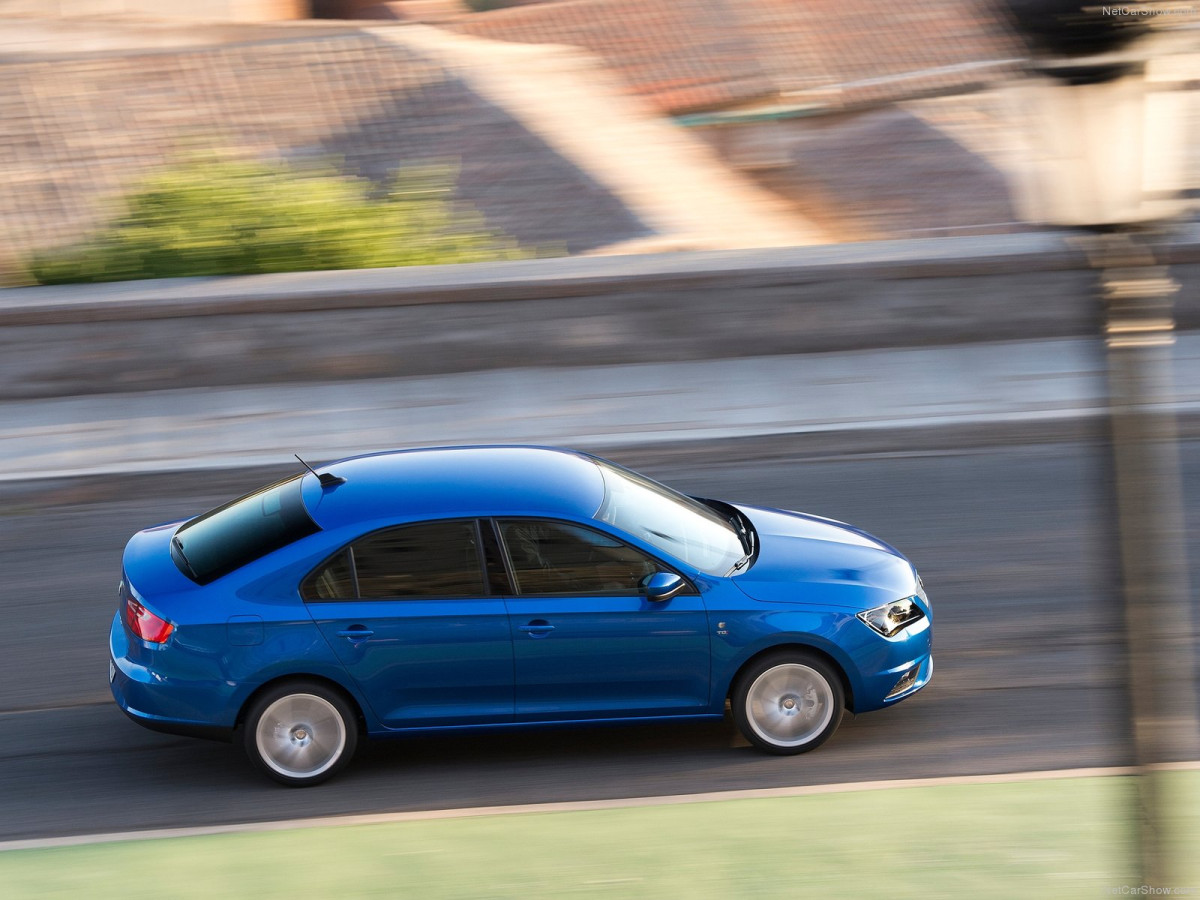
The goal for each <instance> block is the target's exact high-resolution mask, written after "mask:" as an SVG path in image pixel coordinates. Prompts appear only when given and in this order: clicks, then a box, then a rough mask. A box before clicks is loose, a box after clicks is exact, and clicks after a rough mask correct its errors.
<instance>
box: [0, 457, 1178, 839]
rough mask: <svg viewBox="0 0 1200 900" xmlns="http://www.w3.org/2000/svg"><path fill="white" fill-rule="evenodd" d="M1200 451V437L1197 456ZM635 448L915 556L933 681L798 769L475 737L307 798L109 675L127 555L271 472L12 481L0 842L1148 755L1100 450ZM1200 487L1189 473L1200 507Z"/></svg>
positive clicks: (576, 735)
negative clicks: (128, 545)
mask: <svg viewBox="0 0 1200 900" xmlns="http://www.w3.org/2000/svg"><path fill="white" fill-rule="evenodd" d="M1198 449H1200V447H1198V442H1195V441H1189V442H1188V443H1187V444H1186V445H1185V447H1184V459H1185V462H1187V461H1190V460H1194V459H1196V458H1197V457H1198V456H1200V454H1198V453H1197V450H1198ZM814 452H815V453H817V455H816V456H813V453H814ZM614 455H615V456H616V458H618V459H619V460H620V461H622V462H626V463H628V464H631V465H635V466H638V467H641V468H643V470H644V471H647V472H648V473H650V474H652V475H654V476H656V477H658V478H660V479H662V480H665V481H668V482H669V483H671V484H674V485H676V486H678V487H680V488H682V489H684V490H687V491H690V492H693V493H697V494H702V495H706V496H715V497H723V498H726V499H732V500H738V501H745V502H749V503H758V504H769V505H778V506H784V507H791V508H797V509H803V510H807V511H811V512H815V513H818V514H821V515H826V516H831V517H833V518H837V519H843V520H846V521H851V522H854V523H856V524H858V525H860V526H862V527H864V528H866V529H868V530H870V531H873V532H876V533H877V534H879V535H880V536H882V537H884V538H886V539H887V540H888V541H890V542H892V543H894V544H895V545H896V546H898V547H899V548H900V549H901V550H903V551H904V552H906V553H907V554H908V555H909V556H910V557H911V558H912V559H913V560H914V561H915V562H916V563H917V564H918V566H919V568H920V570H921V572H922V574H923V576H924V578H925V581H926V585H927V587H928V589H929V592H930V595H931V597H932V599H933V601H934V604H935V606H934V610H935V614H936V634H937V637H936V657H937V666H938V667H937V673H936V675H935V678H934V681H933V683H932V684H931V685H930V687H929V688H927V689H926V690H925V691H923V692H922V693H921V694H919V695H918V696H916V697H915V698H914V699H912V700H910V701H908V702H906V703H904V704H901V705H900V706H898V707H896V708H894V709H891V710H885V711H883V712H879V713H873V714H869V715H864V716H860V717H858V718H856V719H853V720H850V719H848V720H847V721H846V723H845V724H844V725H843V727H842V730H841V731H840V732H839V733H838V734H837V736H835V738H834V739H833V740H832V741H830V742H829V743H828V744H826V745H825V746H824V747H823V748H821V749H820V750H818V751H816V752H815V753H812V754H808V755H804V756H799V757H791V758H779V757H770V756H765V755H761V754H759V753H757V752H755V751H753V750H752V749H750V748H749V747H748V746H747V745H745V743H744V742H743V741H741V740H740V739H739V738H738V737H737V736H736V734H735V731H734V729H733V726H732V724H729V723H726V724H704V725H696V724H690V725H680V726H673V727H665V726H658V725H654V726H650V725H646V726H634V727H620V728H589V729H585V730H573V731H565V730H564V731H541V732H533V733H524V734H516V733H510V734H482V735H459V736H454V737H445V738H436V739H431V738H423V739H419V740H417V739H408V740H401V741H389V742H384V743H377V744H372V745H369V746H368V747H367V748H366V749H365V750H363V751H362V752H361V753H360V756H359V757H358V758H357V759H356V761H355V763H354V764H353V765H352V766H351V768H350V769H349V770H348V771H347V772H345V773H344V774H343V775H341V776H339V777H338V778H337V779H335V780H334V781H332V782H330V783H328V784H325V785H322V786H319V787H317V788H311V789H306V790H289V789H286V788H280V787H277V786H275V785H273V784H271V783H269V782H267V781H266V780H264V779H262V778H261V777H259V776H257V775H255V774H254V773H253V772H252V771H251V770H250V767H249V765H248V763H247V762H246V761H245V759H244V758H243V757H242V756H241V753H240V751H239V750H238V749H236V748H235V747H232V746H230V745H227V744H218V743H209V742H204V741H197V740H190V739H184V738H172V737H168V736H162V735H157V734H153V733H151V732H149V731H145V730H144V729H142V728H140V727H138V726H137V725H134V724H133V723H131V722H129V721H127V720H126V719H125V718H124V716H122V715H121V713H120V712H119V711H118V710H117V708H116V706H115V705H114V704H113V703H112V702H111V699H110V698H109V694H108V688H107V679H106V669H107V648H106V637H107V629H108V622H109V619H110V617H111V615H112V613H113V610H114V609H115V603H116V600H115V587H116V583H117V578H118V567H119V560H120V552H121V547H122V546H123V544H124V541H125V540H126V539H127V537H128V536H129V535H130V534H131V533H132V532H133V531H135V530H136V529H138V528H140V527H144V526H146V525H149V524H152V523H154V522H158V521H163V520H167V519H171V518H174V517H177V516H180V515H186V514H191V513H194V512H198V511H201V510H203V509H205V508H208V507H210V506H212V505H215V504H216V503H218V502H220V501H223V500H226V499H228V498H229V497H231V496H233V495H234V494H236V493H239V492H241V491H243V490H247V489H250V488H252V487H255V486H257V485H258V484H259V483H261V481H262V480H263V479H264V478H265V477H266V474H267V473H261V472H256V473H246V472H242V473H214V474H193V475H188V476H186V477H170V476H154V477H145V478H123V479H113V480H108V481H87V482H62V483H58V484H53V485H44V484H43V485H37V486H32V487H31V486H29V485H24V486H13V485H8V486H5V487H4V488H3V489H0V573H3V590H2V594H0V615H2V618H0V621H3V623H4V624H3V627H2V628H0V736H2V738H0V840H6V839H19V838H30V837H42V836H54V835H69V834H82V833H91V832H102V831H111V830H128V829H143V828H158V827H171V826H188V825H202V824H216V823H236V822H247V821H261V820H269V819H284V818H291V817H298V816H318V815H337V814H350V813H366V812H382V811H394V810H412V809H427V808H444V807H459V806H485V805H493V804H512V803H536V802H546V801H559V800H573V799H599V798H620V797H631V796H639V795H654V794H677V793H692V792H700V791H711V790H730V789H743V788H765V787H775V786H785V785H802V784H816V783H826V782H840V781H852V780H873V779H889V778H905V777H919V776H935V775H953V774H974V773H990V772H1002V771H1021V770H1035V769H1048V768H1066V767H1077V766H1095V765H1120V764H1124V763H1126V762H1128V752H1127V743H1126V741H1125V740H1124V738H1123V736H1122V735H1123V733H1124V732H1123V730H1122V728H1121V722H1122V715H1123V713H1122V710H1123V709H1124V704H1125V694H1124V691H1123V689H1122V672H1121V665H1120V658H1119V649H1120V641H1119V634H1120V607H1119V597H1118V594H1117V592H1116V585H1117V583H1118V582H1117V573H1116V570H1115V564H1114V562H1113V560H1114V556H1115V554H1114V552H1113V551H1114V546H1115V544H1114V540H1115V539H1114V537H1113V534H1112V530H1111V528H1110V527H1109V524H1108V523H1109V517H1108V509H1109V507H1108V504H1107V501H1106V500H1105V496H1104V494H1105V491H1106V487H1105V485H1106V479H1105V471H1106V469H1105V463H1104V459H1105V457H1104V453H1103V449H1102V446H1101V445H1100V444H1098V443H1097V442H1094V441H1091V440H1072V441H1065V442H1058V443H1042V444H1038V443H1033V444H1029V445H1023V446H1011V445H1010V446H994V447H987V446H983V447H979V446H976V447H973V448H971V449H965V450H954V449H951V450H927V451H922V452H917V453H898V454H894V453H872V454H860V455H854V456H844V457H829V456H825V457H822V456H820V451H819V449H818V450H814V448H813V447H812V446H809V445H800V444H792V443H789V441H788V440H787V439H777V440H774V441H765V442H763V441H760V442H750V443H746V444H744V445H742V444H738V443H736V442H734V443H726V444H722V445H707V446H706V445H692V446H690V447H688V448H686V449H684V450H681V451H680V452H673V451H670V450H662V449H659V450H655V451H653V452H651V451H637V450H634V451H631V452H628V453H624V454H619V455H616V454H614ZM1198 479H1200V465H1195V464H1191V463H1190V462H1189V463H1188V465H1187V472H1186V483H1187V485H1188V494H1189V496H1190V497H1192V498H1194V497H1195V496H1197V494H1196V491H1195V487H1196V485H1197V480H1198ZM1189 506H1191V507H1197V504H1194V503H1193V504H1189ZM1190 511H1191V513H1193V518H1194V519H1200V508H1192V509H1191V510H1190ZM1196 524H1200V522H1197V523H1193V525H1194V526H1195V525H1196ZM1196 532H1197V528H1196V527H1193V528H1192V533H1193V535H1195V534H1196ZM1193 548H1195V542H1193Z"/></svg>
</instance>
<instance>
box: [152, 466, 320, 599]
mask: <svg viewBox="0 0 1200 900" xmlns="http://www.w3.org/2000/svg"><path fill="white" fill-rule="evenodd" d="M303 477H304V476H303V475H296V476H293V477H292V478H288V479H287V480H285V481H280V482H276V483H275V484H271V485H268V486H267V487H265V488H262V489H260V490H257V491H255V492H254V493H252V494H247V495H246V496H245V497H239V498H238V499H237V500H234V501H232V502H230V503H226V504H225V505H224V506H218V507H217V508H216V509H214V510H210V511H209V512H206V513H205V514H204V515H202V516H198V517H196V518H195V519H192V520H191V521H190V522H187V523H185V524H184V525H183V526H182V527H180V529H179V530H178V531H177V532H175V537H173V538H172V539H171V558H172V559H173V560H174V561H175V565H176V566H178V567H179V570H180V571H181V572H183V574H184V575H186V576H188V577H189V578H191V579H192V580H193V581H195V582H198V583H199V584H208V583H209V582H210V581H215V580H216V579H218V578H220V577H221V576H222V575H228V574H229V573H230V572H232V571H234V570H235V569H240V568H241V567H242V566H244V565H246V564H247V563H250V562H253V561H254V560H256V559H259V558H261V557H263V556H266V555H267V554H268V553H272V552H274V551H275V550H278V549H280V548H281V547H286V546H287V545H288V544H290V543H292V542H294V541H298V540H300V538H302V537H307V536H308V535H310V534H315V533H316V532H318V531H320V528H318V527H317V524H316V523H315V522H314V521H313V520H312V518H311V517H310V516H309V515H308V510H306V509H305V508H304V501H303V500H302V499H301V497H300V482H301V479H302V478H303Z"/></svg>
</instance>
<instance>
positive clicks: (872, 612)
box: [858, 597, 925, 637]
mask: <svg viewBox="0 0 1200 900" xmlns="http://www.w3.org/2000/svg"><path fill="white" fill-rule="evenodd" d="M915 599H916V598H915V597H905V598H904V599H903V600H897V601H895V602H894V603H885V604H884V605H883V606H877V607H875V608H874V609H868V610H867V611H866V612H860V613H859V614H858V617H859V618H860V619H862V620H863V622H865V623H866V624H868V625H870V626H871V627H872V628H873V629H875V630H876V631H878V632H879V633H880V634H882V635H883V636H884V637H891V636H892V635H893V634H895V633H896V632H898V631H900V630H901V629H903V628H906V627H908V626H909V625H911V624H912V623H913V622H917V621H920V620H921V619H923V618H925V613H923V612H921V607H919V606H917V604H915V603H913V600H915Z"/></svg>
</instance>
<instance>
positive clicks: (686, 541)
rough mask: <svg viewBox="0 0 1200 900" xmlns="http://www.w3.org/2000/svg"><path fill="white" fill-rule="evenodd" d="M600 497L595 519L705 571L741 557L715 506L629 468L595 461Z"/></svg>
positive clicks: (718, 570) (716, 571)
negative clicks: (601, 479)
mask: <svg viewBox="0 0 1200 900" xmlns="http://www.w3.org/2000/svg"><path fill="white" fill-rule="evenodd" d="M597 465H598V466H599V467H600V472H601V474H602V475H603V477H604V501H603V503H601V504H600V511H599V512H598V513H597V514H596V518H597V519H599V520H600V521H601V522H607V523H608V524H609V525H612V526H613V527H615V528H619V529H620V530H621V531H624V532H625V533H626V534H631V535H633V536H634V537H637V538H640V539H642V540H644V541H645V542H646V543H648V544H651V545H653V546H655V547H657V548H658V549H659V550H661V551H662V552H663V553H666V554H668V555H669V556H673V557H675V558H676V559H679V560H682V561H683V562H686V563H687V564H688V565H691V566H694V567H695V568H697V569H699V570H700V571H701V572H705V573H707V574H709V575H725V574H726V573H727V572H729V570H730V569H731V568H732V567H733V565H734V563H736V562H738V561H739V560H741V559H742V558H743V557H744V556H745V555H746V553H745V549H744V548H743V546H742V541H741V538H739V537H738V533H737V531H736V529H734V527H733V526H732V525H731V524H730V523H729V522H728V521H727V520H726V519H724V518H723V517H722V516H720V515H719V514H718V513H716V512H715V511H714V510H712V509H710V508H709V507H707V506H704V505H703V504H701V503H698V502H697V501H695V500H692V499H691V498H690V497H685V496H684V495H683V494H680V493H678V492H677V491H673V490H671V489H670V488H668V487H664V486H663V485H661V484H659V483H658V482H656V481H651V480H650V479H649V478H645V477H643V476H641V475H638V474H636V473H634V472H630V471H629V470H628V469H621V468H618V467H617V466H614V465H612V464H611V463H601V462H597Z"/></svg>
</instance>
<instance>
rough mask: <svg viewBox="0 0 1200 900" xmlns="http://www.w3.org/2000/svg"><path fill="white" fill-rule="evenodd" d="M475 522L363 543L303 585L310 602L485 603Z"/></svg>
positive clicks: (390, 533) (408, 530)
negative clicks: (406, 600) (439, 600)
mask: <svg viewBox="0 0 1200 900" xmlns="http://www.w3.org/2000/svg"><path fill="white" fill-rule="evenodd" d="M487 593H488V591H487V587H486V586H485V584H484V572H483V566H482V564H481V558H480V553H479V535H478V532H477V530H476V526H475V522H474V521H453V522H424V523H421V524H419V525H402V526H400V527H398V528H388V529H385V530H383V531H376V532H374V533H373V534H369V535H367V536H366V537H362V538H359V539H358V540H357V541H355V542H354V543H353V544H351V545H350V546H349V547H347V548H346V549H345V550H342V551H341V552H339V553H337V554H336V555H335V556H333V557H331V558H330V559H329V560H328V561H326V562H325V563H324V564H323V565H321V566H319V567H318V568H317V569H316V570H315V571H314V572H313V573H312V574H310V575H309V576H308V577H307V578H305V579H304V581H303V583H302V584H301V586H300V594H301V596H302V597H303V598H304V599H305V600H347V599H354V598H361V599H366V600H385V599H402V598H417V597H422V598H453V597H483V596H486V595H487Z"/></svg>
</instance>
